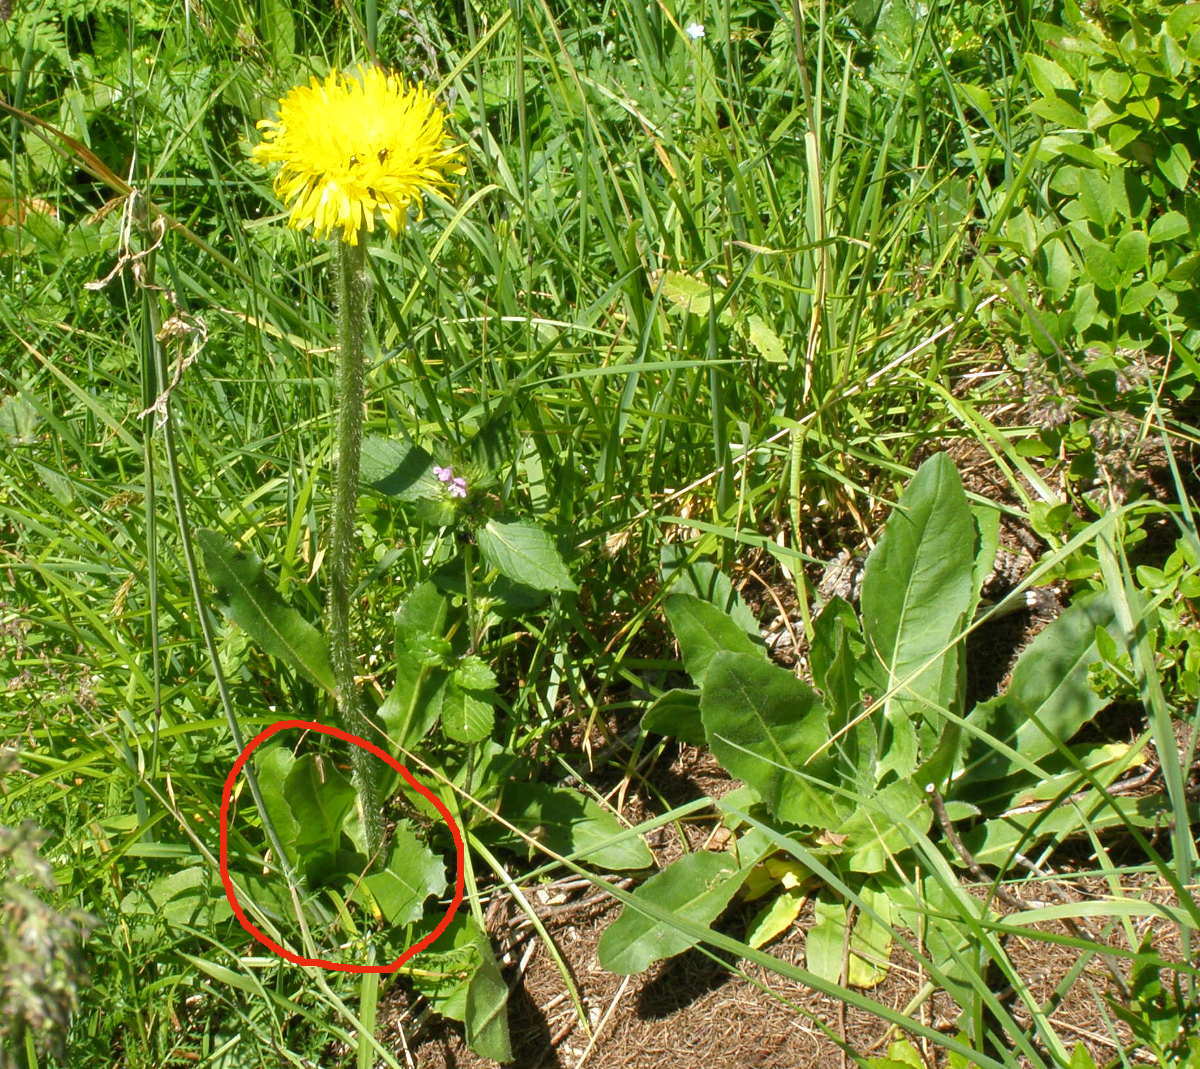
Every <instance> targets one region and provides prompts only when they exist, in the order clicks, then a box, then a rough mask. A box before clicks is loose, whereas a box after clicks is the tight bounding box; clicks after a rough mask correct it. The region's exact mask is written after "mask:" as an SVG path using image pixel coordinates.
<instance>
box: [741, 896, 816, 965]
mask: <svg viewBox="0 0 1200 1069" xmlns="http://www.w3.org/2000/svg"><path fill="white" fill-rule="evenodd" d="M807 901H808V891H807V890H805V889H804V888H800V887H797V888H793V889H792V890H790V891H784V892H782V893H781V894H778V895H776V896H775V897H774V898H773V899H772V900H771V902H770V903H769V904H768V905H766V906H764V907H763V909H761V910H760V911H759V912H758V913H757V914H756V915H755V917H754V919H753V920H752V921H751V922H750V927H749V928H748V929H747V930H746V942H747V943H748V944H749V945H750V946H752V947H754V948H755V949H756V950H757V949H758V948H759V947H764V946H766V945H767V944H768V943H769V942H770V941H771V940H772V939H774V938H775V937H776V936H779V935H782V934H783V933H784V932H786V931H787V930H788V929H789V928H791V926H792V925H793V924H795V923H796V918H797V917H798V916H800V911H801V910H802V909H803V908H804V903H805V902H807Z"/></svg>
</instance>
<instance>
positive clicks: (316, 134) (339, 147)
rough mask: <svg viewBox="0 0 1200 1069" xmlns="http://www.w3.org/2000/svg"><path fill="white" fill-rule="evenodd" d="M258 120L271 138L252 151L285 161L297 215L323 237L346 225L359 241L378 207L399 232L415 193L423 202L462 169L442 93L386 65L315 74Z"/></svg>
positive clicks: (284, 175)
mask: <svg viewBox="0 0 1200 1069" xmlns="http://www.w3.org/2000/svg"><path fill="white" fill-rule="evenodd" d="M258 126H259V129H260V130H262V132H263V141H262V143H261V144H258V145H256V146H255V147H254V149H253V151H252V153H251V155H252V156H253V158H254V159H255V160H257V161H258V162H260V163H272V162H279V163H282V164H283V166H282V167H281V168H280V170H279V174H278V175H276V177H275V192H276V193H278V194H279V196H280V197H281V198H282V200H283V202H284V203H285V204H287V205H288V206H289V207H290V208H291V214H290V216H289V218H288V225H289V226H293V227H295V228H296V229H298V230H299V229H302V228H304V227H307V226H311V227H312V228H313V233H314V236H316V237H318V238H320V237H324V236H325V235H326V234H328V233H330V231H332V230H335V229H337V228H339V227H340V228H341V230H342V234H343V237H344V238H345V240H346V241H347V242H348V243H349V244H351V245H356V244H357V243H358V233H359V230H360V229H361V228H362V227H363V226H364V225H365V226H366V228H367V230H373V229H374V228H375V213H376V211H378V212H379V214H380V216H381V217H382V219H383V221H384V222H385V223H386V224H387V226H388V228H389V229H390V230H391V231H392V233H393V234H395V233H397V232H398V231H399V230H400V228H401V227H402V226H403V225H404V220H405V216H406V215H407V211H408V206H409V204H410V203H412V202H413V201H414V200H415V201H416V202H417V210H418V212H419V211H420V208H421V194H422V193H426V192H431V191H433V190H436V189H444V188H446V187H447V186H449V184H450V179H449V177H448V176H449V175H452V174H461V173H462V171H463V167H462V164H461V162H460V158H459V149H458V147H457V146H453V145H449V144H447V138H446V131H445V116H444V115H443V113H442V109H441V108H440V107H439V106H438V104H437V102H436V101H435V100H434V98H433V95H432V94H431V93H429V92H427V91H426V90H425V89H422V88H420V87H410V86H408V85H406V84H405V82H404V81H403V80H402V79H401V78H400V77H399V76H398V75H395V74H389V73H385V72H384V71H381V70H379V68H377V67H368V68H367V69H366V70H363V71H361V72H359V73H358V74H355V75H348V74H342V73H340V72H338V71H330V73H329V76H328V77H327V78H326V79H325V80H324V81H323V82H322V81H320V80H319V79H317V78H313V79H312V81H311V82H310V83H309V84H308V85H300V86H297V87H296V88H295V89H293V90H291V92H289V93H288V94H287V95H286V96H285V97H284V98H283V99H282V100H281V101H280V102H279V118H278V119H263V120H262V121H261V122H259V124H258Z"/></svg>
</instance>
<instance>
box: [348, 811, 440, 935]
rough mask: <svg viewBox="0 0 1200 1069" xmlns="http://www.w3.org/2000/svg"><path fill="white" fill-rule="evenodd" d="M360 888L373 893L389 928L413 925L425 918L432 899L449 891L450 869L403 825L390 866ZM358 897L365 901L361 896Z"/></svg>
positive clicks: (395, 838)
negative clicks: (448, 874)
mask: <svg viewBox="0 0 1200 1069" xmlns="http://www.w3.org/2000/svg"><path fill="white" fill-rule="evenodd" d="M358 886H359V887H365V888H366V890H367V891H369V892H370V894H371V897H372V899H373V900H374V902H375V904H376V905H377V906H378V907H379V910H380V913H381V914H382V915H383V919H384V920H385V921H386V922H387V923H388V924H391V925H402V924H411V923H412V922H413V921H415V920H417V919H418V918H419V917H420V916H421V912H422V909H423V907H424V904H425V900H426V899H427V898H428V897H429V896H430V895H440V894H442V892H444V891H445V890H446V868H445V865H443V863H442V862H441V861H440V860H439V859H438V858H437V857H435V856H434V853H433V851H432V850H430V849H429V847H428V846H426V845H425V844H424V843H423V842H421V840H420V839H418V838H417V837H416V835H414V834H413V830H412V826H411V825H410V824H409V823H408V822H407V821H403V822H401V823H400V824H399V825H397V827H396V830H395V832H394V833H393V835H392V841H391V847H390V849H389V852H388V861H387V866H386V867H385V868H384V869H383V870H382V871H381V872H374V873H372V874H371V875H370V876H367V877H365V878H364V879H363V880H362V882H361V884H359V885H358ZM358 897H360V898H362V897H363V895H362V894H361V892H360V894H359V896H358Z"/></svg>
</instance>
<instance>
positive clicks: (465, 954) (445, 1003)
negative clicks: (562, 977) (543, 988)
mask: <svg viewBox="0 0 1200 1069" xmlns="http://www.w3.org/2000/svg"><path fill="white" fill-rule="evenodd" d="M447 941H448V942H449V946H448V947H447V946H446V944H447ZM434 947H435V949H433V950H427V951H426V952H425V953H424V954H422V955H421V959H420V961H421V968H420V970H419V971H418V972H416V973H414V974H413V976H412V977H411V979H412V984H413V986H414V987H415V988H416V989H417V990H418V991H419V992H420V993H421V994H422V995H424V996H425V997H426V998H427V999H429V1002H430V1005H431V1006H432V1007H433V1009H434V1010H436V1011H437V1012H438V1013H440V1014H442V1016H444V1017H451V1018H453V1019H454V1020H456V1021H462V1022H463V1023H464V1024H465V1025H466V1031H467V1045H468V1046H469V1047H470V1048H471V1050H473V1051H474V1052H475V1053H476V1054H478V1055H479V1056H480V1057H483V1058H489V1059H491V1060H492V1061H495V1062H511V1061H512V1045H511V1042H510V1040H509V1034H508V1014H507V1011H506V1006H507V1002H508V985H507V984H506V983H505V982H504V978H503V977H502V976H501V975H500V968H499V966H498V965H497V964H496V958H495V955H493V954H492V947H491V944H490V943H489V942H488V939H487V936H486V935H485V934H484V933H483V931H482V930H481V929H480V927H479V925H478V924H476V923H475V921H474V919H473V918H471V917H460V918H459V919H457V920H455V921H454V923H453V924H452V925H451V926H450V929H449V931H448V932H447V933H446V934H445V935H443V936H442V938H441V939H439V940H438V942H437V943H435V944H434ZM443 947H444V948H445V949H437V948H443ZM429 973H435V974H439V975H435V976H430V975H429Z"/></svg>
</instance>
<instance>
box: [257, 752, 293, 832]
mask: <svg viewBox="0 0 1200 1069" xmlns="http://www.w3.org/2000/svg"><path fill="white" fill-rule="evenodd" d="M254 763H255V767H256V770H257V772H258V789H259V791H260V792H261V794H262V798H263V804H264V805H265V806H266V809H267V816H268V817H270V819H271V824H272V825H273V826H274V828H275V831H276V833H277V834H278V835H279V838H280V839H281V840H282V842H283V844H284V846H285V847H287V846H290V845H291V844H292V843H294V842H295V841H296V837H297V836H298V835H299V834H300V826H299V824H298V823H297V821H296V817H295V815H294V814H293V813H292V807H291V806H290V805H289V804H288V800H287V791H286V787H285V784H286V783H287V776H288V773H289V772H291V770H292V766H293V765H295V763H296V755H295V754H294V753H292V751H291V750H289V749H288V748H287V747H286V746H280V745H275V746H270V747H264V748H263V749H261V750H259V752H258V753H257V754H255V756H254Z"/></svg>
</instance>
